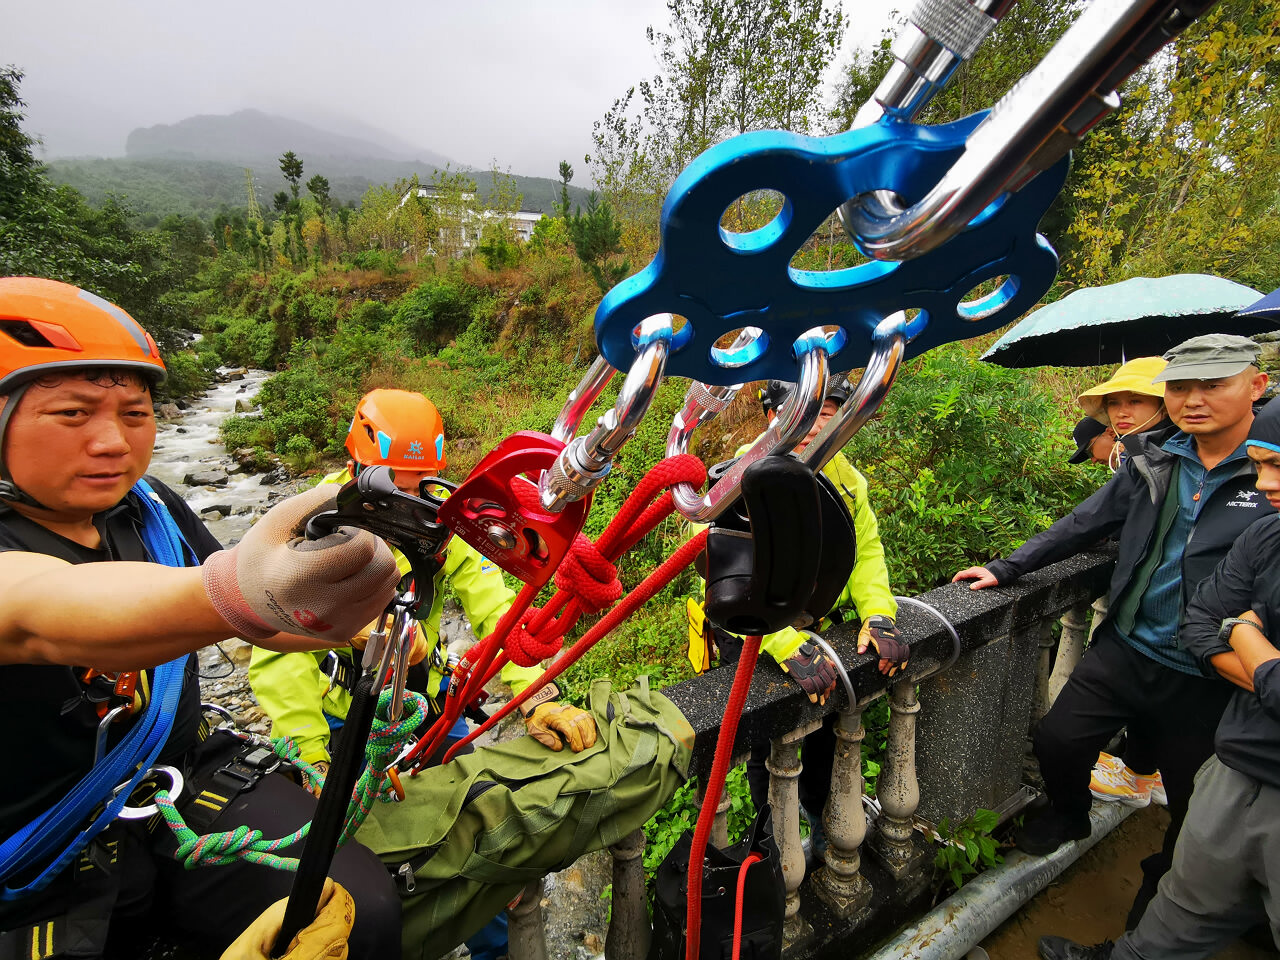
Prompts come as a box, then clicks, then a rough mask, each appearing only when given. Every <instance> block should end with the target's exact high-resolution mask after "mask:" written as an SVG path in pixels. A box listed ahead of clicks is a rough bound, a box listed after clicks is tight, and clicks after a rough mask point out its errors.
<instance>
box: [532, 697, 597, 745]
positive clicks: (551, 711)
mask: <svg viewBox="0 0 1280 960" xmlns="http://www.w3.org/2000/svg"><path fill="white" fill-rule="evenodd" d="M524 725H525V727H527V728H528V730H529V736H531V737H533V739H535V740H537V741H538V742H539V743H540V744H542V745H543V746H544V747H546V748H548V749H549V750H554V751H556V752H557V753H559V752H560V751H561V750H562V749H563V748H564V743H567V744H568V745H569V749H570V750H572V751H573V752H574V753H581V752H582V751H583V750H586V749H587V748H588V747H593V746H595V743H596V721H595V718H594V717H592V716H591V714H589V713H587V711H585V710H581V709H579V708H578V707H575V706H573V705H571V704H568V703H558V702H556V701H555V700H551V701H548V702H547V703H540V704H538V706H536V707H535V708H534V709H533V711H532V712H531V713H530V714H529V715H528V716H526V717H525V718H524ZM561 737H563V738H564V743H561V740H560V738H561Z"/></svg>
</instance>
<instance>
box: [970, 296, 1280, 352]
mask: <svg viewBox="0 0 1280 960" xmlns="http://www.w3.org/2000/svg"><path fill="white" fill-rule="evenodd" d="M1258 296H1259V294H1258V291H1256V290H1254V289H1253V288H1252V287H1246V286H1245V285H1244V284H1242V283H1235V282H1233V281H1231V280H1224V279H1223V278H1222V277H1211V276H1208V275H1206V274H1201V273H1179V274H1174V275H1173V276H1170V277H1157V278H1154V279H1152V278H1149V277H1134V278H1133V279H1132V280H1124V281H1121V282H1120V283H1112V284H1108V285H1107V286H1103V287H1085V288H1083V289H1081V290H1076V291H1075V292H1074V293H1071V294H1068V295H1067V296H1065V297H1063V298H1062V299H1061V300H1058V301H1057V302H1056V303H1051V304H1049V305H1048V306H1044V307H1041V308H1040V309H1039V310H1037V311H1036V312H1035V313H1033V314H1031V315H1030V316H1028V317H1027V318H1026V319H1024V320H1022V321H1021V322H1020V323H1018V324H1017V325H1016V326H1015V327H1013V328H1012V329H1011V330H1009V331H1008V332H1006V333H1005V335H1004V336H1003V337H1001V338H1000V339H999V340H997V341H996V343H995V345H994V346H992V347H991V349H990V350H988V351H987V352H986V353H984V354H983V355H982V359H983V360H989V361H991V362H992V363H998V364H1000V365H1001V366H1003V367H1045V366H1054V367H1088V366H1096V365H1099V364H1104V363H1122V362H1124V361H1125V360H1132V359H1133V358H1134V357H1150V356H1159V355H1160V354H1162V353H1164V352H1165V351H1166V350H1168V349H1170V348H1171V347H1175V346H1177V345H1178V344H1179V343H1181V342H1182V341H1183V340H1187V339H1189V338H1191V337H1198V336H1200V335H1201V334H1205V333H1234V334H1239V335H1241V336H1252V335H1254V334H1257V333H1262V332H1264V331H1268V330H1275V329H1277V327H1280V309H1277V312H1276V314H1275V319H1273V318H1272V316H1268V315H1265V314H1259V315H1257V316H1246V313H1247V311H1242V310H1241V308H1243V307H1249V305H1250V304H1254V305H1255V306H1256V305H1258V304H1256V303H1255V301H1257V299H1258ZM1269 299H1270V298H1267V300H1269ZM1277 299H1278V300H1280V298H1277ZM1267 300H1264V301H1263V302H1264V303H1265V302H1267Z"/></svg>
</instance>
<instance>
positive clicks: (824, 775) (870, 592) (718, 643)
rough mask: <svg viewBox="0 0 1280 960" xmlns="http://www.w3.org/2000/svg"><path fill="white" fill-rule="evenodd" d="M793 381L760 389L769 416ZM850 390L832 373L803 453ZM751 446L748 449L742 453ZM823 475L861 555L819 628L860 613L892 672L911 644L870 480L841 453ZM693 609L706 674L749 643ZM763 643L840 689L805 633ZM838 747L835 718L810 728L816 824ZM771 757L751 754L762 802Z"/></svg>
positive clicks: (802, 680)
mask: <svg viewBox="0 0 1280 960" xmlns="http://www.w3.org/2000/svg"><path fill="white" fill-rule="evenodd" d="M794 387H795V385H794V384H791V383H786V382H784V381H781V380H770V381H769V382H768V384H767V385H766V386H765V387H764V388H763V389H762V390H761V391H760V402H761V405H762V406H763V407H764V411H765V414H766V416H768V417H769V418H770V419H772V418H773V417H774V416H775V415H776V413H777V410H778V408H779V407H781V406H782V403H783V402H784V401H785V399H786V397H787V395H788V394H789V393H790V392H791V390H792V389H794ZM851 393H852V388H851V387H850V385H849V381H848V380H847V379H846V378H845V377H843V376H836V377H833V378H832V379H831V380H830V381H829V382H828V385H827V392H826V397H825V400H824V402H823V405H822V411H821V413H820V414H819V415H818V418H817V420H816V422H815V423H814V425H813V427H812V428H811V429H810V431H809V433H808V435H807V436H806V437H805V438H804V439H803V440H801V441H800V443H799V444H797V445H796V452H800V451H802V450H803V449H804V448H805V447H806V446H808V445H809V443H810V442H812V441H813V439H814V438H815V437H817V435H818V434H819V433H820V432H821V430H822V428H823V427H825V426H826V424H827V422H828V421H829V420H830V419H831V418H832V417H833V416H834V415H835V413H836V411H837V410H838V409H839V407H840V404H841V403H843V402H844V401H845V400H847V399H848V398H849V395H850V394H851ZM745 452H746V448H745V447H744V448H743V449H741V450H739V451H738V454H739V455H741V454H743V453H745ZM822 473H823V475H824V476H826V477H827V479H828V480H830V481H831V482H832V483H833V484H835V487H836V490H838V491H839V493H840V497H841V499H843V500H844V503H845V506H846V507H848V509H849V514H850V516H851V517H852V518H853V525H854V532H855V534H856V536H857V545H856V549H857V557H856V558H855V561H854V564H853V570H852V572H851V573H850V574H849V580H848V582H847V583H845V585H844V589H843V590H842V591H841V592H840V596H839V598H838V599H837V600H836V602H835V605H834V606H833V607H832V608H831V611H830V612H829V613H828V614H827V615H826V616H825V617H824V618H823V619H822V621H821V622H820V623H818V624H817V625H815V627H814V629H815V630H819V631H820V630H823V629H825V628H827V627H829V626H831V625H832V624H833V623H843V622H845V621H846V620H849V619H851V618H854V617H856V618H857V619H858V620H859V621H860V622H861V629H860V630H859V633H858V652H859V653H865V652H866V651H867V650H868V649H874V650H875V651H876V652H877V653H878V654H879V655H880V671H881V672H882V673H884V674H885V675H886V676H893V675H894V674H895V673H898V672H899V671H901V670H903V669H904V668H905V667H906V665H907V654H908V649H907V645H906V643H905V642H904V641H903V640H902V639H901V634H900V633H899V632H898V629H897V627H896V626H895V625H894V617H895V616H896V615H897V612H898V604H897V602H896V601H895V600H894V598H893V591H892V590H891V589H890V587H889V571H888V569H887V567H886V566H885V560H884V546H883V545H882V544H881V542H880V530H879V526H878V524H877V523H876V517H875V513H874V512H873V511H872V509H871V504H870V502H869V501H868V498H867V481H866V478H865V477H863V475H862V474H861V473H859V472H858V471H857V470H855V469H854V467H853V465H852V464H850V463H849V461H848V460H847V459H845V456H844V454H841V453H837V454H836V455H835V456H834V457H832V458H831V460H830V461H829V462H828V463H827V465H826V466H824V467H823V468H822ZM688 613H689V651H690V661H691V662H693V665H694V669H695V670H699V672H701V670H703V669H707V668H708V667H709V666H710V659H711V648H712V647H713V646H715V647H718V648H719V652H720V661H721V663H733V662H735V661H736V660H737V658H738V653H739V652H740V651H741V649H742V641H741V639H740V638H738V637H734V636H733V635H732V634H728V633H725V632H723V631H721V630H717V629H713V628H711V626H710V624H708V623H707V622H706V620H705V616H704V615H703V611H702V606H701V604H698V603H697V602H696V601H694V600H690V601H689V602H688ZM760 649H761V651H763V652H764V653H768V654H769V655H770V656H771V657H773V659H774V660H775V661H777V663H778V666H780V667H781V668H782V669H783V670H784V671H786V673H787V674H788V675H789V676H790V677H791V678H792V679H793V680H795V681H796V683H798V684H799V686H800V688H801V689H802V690H803V691H804V692H805V693H806V694H807V695H808V697H809V699H810V700H811V701H813V702H814V703H825V702H826V699H827V697H828V696H830V695H831V693H832V691H833V690H834V689H835V685H836V679H837V675H836V670H835V666H834V664H832V663H831V661H830V659H829V658H828V657H827V655H826V654H825V653H824V652H823V651H822V650H821V649H820V648H819V647H818V646H817V645H816V644H814V643H813V642H812V641H811V640H809V638H808V637H807V636H806V634H805V632H804V631H801V630H795V629H792V628H791V627H784V628H783V629H782V630H779V631H777V632H776V633H771V634H768V635H766V636H765V637H764V638H762V640H761V643H760ZM829 719H830V718H829ZM834 749H835V735H834V734H833V733H832V731H831V729H830V725H829V724H827V725H824V726H823V727H822V728H820V729H819V730H817V731H815V732H814V733H812V734H810V735H809V736H808V737H806V738H805V741H804V751H805V764H804V772H803V773H802V774H801V778H800V802H801V804H802V805H803V806H804V808H805V810H806V811H812V812H813V813H814V815H815V816H814V817H810V818H809V820H810V825H811V826H814V825H815V824H816V815H817V814H818V813H820V812H821V810H822V806H823V804H824V802H825V800H826V795H827V793H828V792H829V790H830V782H831V761H832V759H833V756H834ZM768 755H769V744H768V743H767V742H766V743H761V744H757V745H755V746H754V747H753V749H752V755H751V760H750V761H749V762H748V764H747V780H748V783H749V784H750V786H751V795H752V799H753V800H754V801H755V803H756V805H757V807H758V806H760V805H761V804H763V803H764V802H765V800H766V798H767V796H768V782H769V774H768V771H767V770H766V769H765V760H766V758H767V757H768Z"/></svg>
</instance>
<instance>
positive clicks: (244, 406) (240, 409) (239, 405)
mask: <svg viewBox="0 0 1280 960" xmlns="http://www.w3.org/2000/svg"><path fill="white" fill-rule="evenodd" d="M252 410H253V404H252V403H250V402H249V401H248V400H237V401H236V413H250V412H251V411H252Z"/></svg>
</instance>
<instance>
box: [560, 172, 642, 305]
mask: <svg viewBox="0 0 1280 960" xmlns="http://www.w3.org/2000/svg"><path fill="white" fill-rule="evenodd" d="M568 226H569V239H570V241H571V242H572V243H573V249H574V252H575V253H577V254H578V259H579V260H581V261H582V263H583V265H584V266H585V267H586V268H587V271H588V272H589V273H590V274H591V278H592V279H593V280H595V282H596V286H598V287H599V288H600V293H601V294H605V293H607V292H608V291H609V290H610V289H611V288H612V287H613V286H614V284H616V283H618V281H620V280H621V279H622V278H623V277H625V276H626V275H627V274H629V273H630V272H631V262H630V261H629V260H627V259H626V258H621V259H618V258H619V255H620V254H621V253H622V243H621V240H622V228H621V227H619V226H618V222H617V220H616V219H615V218H614V215H613V208H612V207H611V206H610V205H609V201H608V200H600V199H599V198H598V197H597V196H596V193H595V191H594V190H593V191H591V193H590V194H589V195H588V196H587V212H586V214H585V215H584V214H583V212H582V211H581V210H578V211H577V212H576V213H575V214H574V215H573V217H572V218H571V219H570V220H569V221H568Z"/></svg>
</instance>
